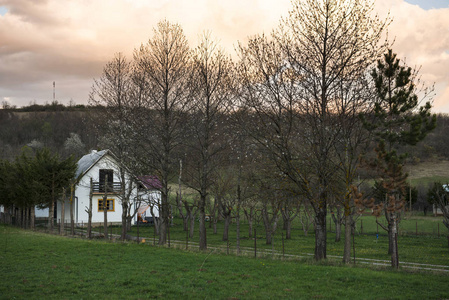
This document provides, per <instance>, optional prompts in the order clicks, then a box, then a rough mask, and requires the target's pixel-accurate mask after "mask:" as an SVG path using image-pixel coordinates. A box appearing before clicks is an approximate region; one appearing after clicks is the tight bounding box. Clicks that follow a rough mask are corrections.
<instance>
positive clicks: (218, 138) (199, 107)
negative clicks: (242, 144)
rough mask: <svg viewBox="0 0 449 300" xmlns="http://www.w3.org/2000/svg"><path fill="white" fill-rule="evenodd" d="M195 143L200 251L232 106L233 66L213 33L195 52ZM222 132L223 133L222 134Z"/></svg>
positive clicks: (192, 174)
mask: <svg viewBox="0 0 449 300" xmlns="http://www.w3.org/2000/svg"><path fill="white" fill-rule="evenodd" d="M192 63H193V71H194V73H193V75H194V76H193V81H192V94H191V95H192V97H193V101H192V111H191V118H192V122H191V123H190V126H189V127H190V129H191V130H192V139H191V143H189V144H188V146H189V154H190V157H189V160H187V161H186V165H187V168H186V171H187V173H188V176H187V178H186V179H188V180H186V183H187V184H188V185H189V186H190V187H191V188H193V189H195V190H196V191H197V192H198V193H199V196H200V199H199V203H198V209H199V221H200V223H199V233H200V235H199V248H200V250H205V249H207V241H206V224H205V215H206V212H205V209H206V199H207V197H208V195H209V190H210V187H211V184H212V182H213V180H212V177H213V172H214V170H215V169H216V167H217V163H218V162H219V159H220V157H219V154H220V153H222V151H223V149H224V148H225V145H226V144H225V143H223V135H222V134H223V132H224V130H223V121H224V118H225V114H226V112H227V111H228V109H229V106H230V104H231V95H232V94H231V92H232V79H233V78H232V75H231V72H232V63H231V60H230V59H229V58H228V57H227V56H226V55H225V53H224V51H223V49H221V48H220V47H219V46H218V45H217V43H215V42H214V41H213V40H212V38H211V36H210V34H209V33H204V34H203V36H202V40H201V41H200V44H199V46H198V47H197V48H196V49H195V50H194V52H193V59H192ZM220 129H221V130H220Z"/></svg>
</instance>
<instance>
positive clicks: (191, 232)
mask: <svg viewBox="0 0 449 300" xmlns="http://www.w3.org/2000/svg"><path fill="white" fill-rule="evenodd" d="M189 215H190V218H189V222H190V231H189V238H193V234H194V233H195V215H196V213H195V214H194V215H192V212H190V214H189Z"/></svg>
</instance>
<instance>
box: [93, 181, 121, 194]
mask: <svg viewBox="0 0 449 300" xmlns="http://www.w3.org/2000/svg"><path fill="white" fill-rule="evenodd" d="M106 187H107V189H108V194H117V193H120V190H121V184H120V182H108V183H105V182H93V192H94V193H95V194H104V192H105V191H106Z"/></svg>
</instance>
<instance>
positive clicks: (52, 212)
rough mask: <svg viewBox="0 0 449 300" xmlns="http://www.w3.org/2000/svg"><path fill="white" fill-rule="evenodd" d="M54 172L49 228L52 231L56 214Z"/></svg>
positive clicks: (49, 209)
mask: <svg viewBox="0 0 449 300" xmlns="http://www.w3.org/2000/svg"><path fill="white" fill-rule="evenodd" d="M54 176H55V175H54V174H53V181H52V183H51V203H50V206H49V208H48V229H49V230H50V232H53V224H54V215H55V183H54V181H55V180H54Z"/></svg>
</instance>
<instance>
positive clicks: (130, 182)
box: [57, 150, 161, 225]
mask: <svg viewBox="0 0 449 300" xmlns="http://www.w3.org/2000/svg"><path fill="white" fill-rule="evenodd" d="M122 170H126V168H122ZM75 176H76V177H75V178H76V179H77V183H76V185H75V188H74V197H73V210H74V222H75V223H76V224H78V225H86V224H87V222H88V213H87V211H86V210H87V209H88V207H89V193H90V181H91V178H92V182H93V185H92V186H93V197H92V223H101V222H104V210H103V205H104V204H103V198H104V196H105V192H106V189H107V200H106V206H107V221H108V223H113V224H121V221H122V202H121V197H120V194H119V191H120V189H121V186H122V185H121V179H120V178H121V176H120V167H119V163H118V161H117V159H116V158H115V155H114V154H113V153H112V152H111V151H109V150H102V151H92V152H91V153H89V154H87V155H84V156H83V157H82V158H81V159H80V160H79V161H78V169H77V171H76V175H75ZM106 178H107V181H106ZM124 178H125V180H124V182H123V184H124V185H125V188H126V190H129V188H130V187H131V192H130V197H129V200H130V202H131V203H130V204H131V206H130V207H131V214H133V213H134V212H135V210H137V209H139V208H140V207H141V206H145V205H148V204H150V205H152V206H153V207H154V209H153V212H154V214H155V216H159V210H158V209H157V208H158V207H159V206H158V203H160V197H161V195H160V192H159V191H158V190H157V189H156V188H157V185H156V184H155V182H156V180H157V178H156V179H154V177H151V178H153V179H154V181H153V184H147V183H145V182H142V181H141V180H140V179H138V178H137V177H134V176H133V175H132V174H131V173H130V172H128V171H124ZM142 178H150V177H148V176H144V177H142ZM61 206H62V205H61V203H58V205H57V218H58V220H60V219H61V210H62V209H61ZM64 207H65V209H64V212H65V213H64V218H63V220H64V221H65V222H69V221H70V199H66V202H65V205H64ZM136 215H137V214H136ZM135 220H137V216H135V218H134V221H135Z"/></svg>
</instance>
